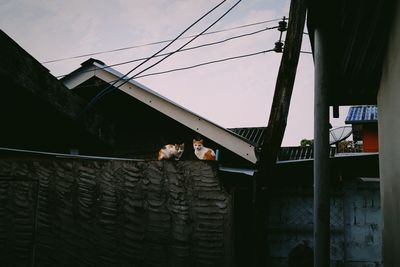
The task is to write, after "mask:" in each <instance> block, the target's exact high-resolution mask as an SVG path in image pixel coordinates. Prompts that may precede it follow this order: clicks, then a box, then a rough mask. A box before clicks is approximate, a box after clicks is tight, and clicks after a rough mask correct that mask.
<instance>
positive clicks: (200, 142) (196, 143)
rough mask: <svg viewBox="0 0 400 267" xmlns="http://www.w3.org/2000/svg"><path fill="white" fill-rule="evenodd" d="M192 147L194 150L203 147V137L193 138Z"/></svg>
mask: <svg viewBox="0 0 400 267" xmlns="http://www.w3.org/2000/svg"><path fill="white" fill-rule="evenodd" d="M193 148H194V150H201V149H202V148H203V139H200V140H196V139H193Z"/></svg>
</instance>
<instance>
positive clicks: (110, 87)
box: [84, 0, 242, 111]
mask: <svg viewBox="0 0 400 267" xmlns="http://www.w3.org/2000/svg"><path fill="white" fill-rule="evenodd" d="M241 1H242V0H238V1H237V2H236V3H235V4H234V5H233V6H231V7H230V8H229V9H228V10H227V11H225V12H224V13H223V14H222V15H221V16H220V17H219V18H218V19H217V20H215V21H214V22H213V23H211V24H210V25H209V26H208V27H206V28H205V29H204V30H203V31H201V32H200V33H199V34H197V35H196V36H194V37H193V38H192V39H190V40H189V41H188V42H186V43H185V44H183V45H182V46H180V47H179V48H178V49H177V50H175V51H173V52H171V53H170V54H168V55H166V56H165V57H163V58H162V59H160V60H159V61H157V62H156V63H154V64H152V65H150V66H149V67H147V68H145V69H143V70H142V71H140V72H138V73H136V74H135V75H133V76H132V77H130V78H128V79H124V78H125V77H126V76H127V75H128V74H130V73H131V72H132V71H134V70H135V69H137V68H138V67H139V66H140V65H143V64H144V62H146V61H148V60H146V61H144V62H142V63H141V64H139V65H138V66H136V67H135V68H133V69H132V70H131V71H129V72H128V73H127V74H125V75H124V76H122V77H121V78H120V80H122V79H123V82H122V83H121V84H119V85H118V86H115V87H113V86H114V85H115V84H116V83H117V82H116V83H113V84H112V85H110V86H108V87H107V88H105V89H104V90H102V91H100V92H99V93H98V94H97V95H96V96H95V97H94V98H92V100H91V101H90V102H89V104H88V105H87V106H86V107H85V109H84V111H85V110H87V108H89V107H90V105H93V104H94V103H95V102H96V101H97V100H98V99H100V98H101V97H103V96H104V95H106V94H108V93H110V92H112V91H113V90H115V89H118V88H119V87H121V86H122V85H124V84H125V83H127V82H129V81H130V80H131V79H133V78H135V77H136V76H138V75H140V74H142V73H143V72H145V71H147V70H149V69H151V68H152V67H154V66H156V65H158V64H160V63H161V62H162V61H164V60H165V59H167V58H168V57H170V56H172V55H173V54H175V53H176V52H178V51H180V50H182V49H183V48H184V47H185V46H186V45H188V44H190V43H191V42H193V41H194V40H196V39H197V38H198V37H199V36H201V35H202V34H203V33H205V32H206V31H207V30H209V29H210V28H211V27H212V26H214V25H215V24H216V23H217V22H219V21H220V20H221V19H222V18H224V17H225V16H226V15H227V14H228V13H229V12H230V11H231V10H232V9H234V8H235V7H236V6H237V5H238V4H239V3H240V2H241Z"/></svg>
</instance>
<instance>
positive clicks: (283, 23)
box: [278, 17, 287, 32]
mask: <svg viewBox="0 0 400 267" xmlns="http://www.w3.org/2000/svg"><path fill="white" fill-rule="evenodd" d="M286 30H287V22H286V17H283V19H282V20H281V21H279V23H278V31H280V32H284V31H286Z"/></svg>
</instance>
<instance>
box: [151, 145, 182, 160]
mask: <svg viewBox="0 0 400 267" xmlns="http://www.w3.org/2000/svg"><path fill="white" fill-rule="evenodd" d="M184 150H185V144H184V143H182V144H174V145H171V144H168V145H165V146H163V147H162V148H161V149H160V151H158V156H157V160H163V159H174V160H179V159H180V158H181V157H182V154H183V151H184Z"/></svg>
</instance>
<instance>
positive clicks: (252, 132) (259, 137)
mask: <svg viewBox="0 0 400 267" xmlns="http://www.w3.org/2000/svg"><path fill="white" fill-rule="evenodd" d="M266 129H267V127H244V128H228V130H230V131H232V132H234V133H235V134H237V135H239V136H240V137H241V138H243V139H244V140H246V141H247V142H249V143H251V144H253V145H254V146H255V147H260V146H261V145H262V142H263V138H264V134H265V131H266Z"/></svg>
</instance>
